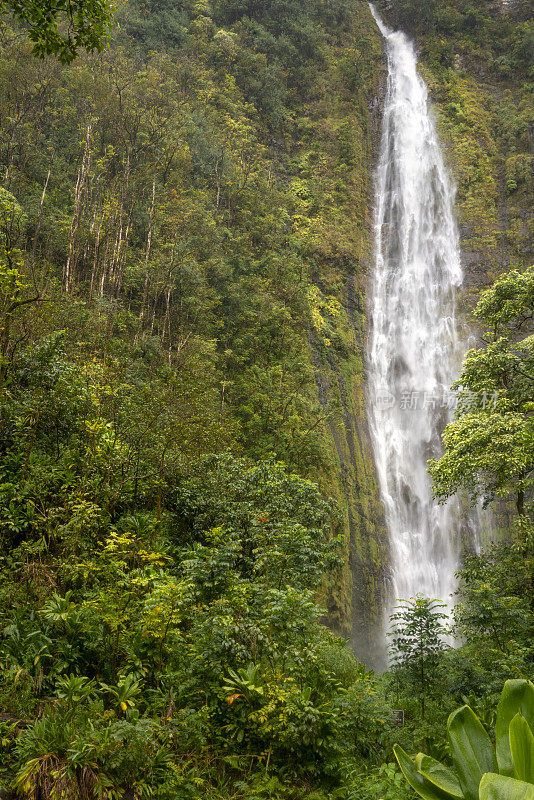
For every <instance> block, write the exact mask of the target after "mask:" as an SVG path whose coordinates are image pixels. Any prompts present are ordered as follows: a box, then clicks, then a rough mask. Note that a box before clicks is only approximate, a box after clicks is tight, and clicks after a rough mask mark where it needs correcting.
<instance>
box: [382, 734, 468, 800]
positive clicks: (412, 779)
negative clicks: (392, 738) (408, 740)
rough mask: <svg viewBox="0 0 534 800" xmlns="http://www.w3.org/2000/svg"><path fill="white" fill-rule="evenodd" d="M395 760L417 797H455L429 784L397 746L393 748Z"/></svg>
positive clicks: (448, 799) (445, 799)
mask: <svg viewBox="0 0 534 800" xmlns="http://www.w3.org/2000/svg"><path fill="white" fill-rule="evenodd" d="M393 752H394V753H395V758H396V759H397V761H398V763H399V767H400V768H401V770H402V774H403V775H404V777H405V778H406V780H407V781H408V783H409V784H410V786H411V787H412V789H414V790H415V791H416V792H417V794H418V795H420V796H421V797H422V798H424V800H454V798H455V795H453V794H450V793H449V792H446V791H444V790H443V789H440V788H439V786H436V785H435V784H433V783H430V781H429V780H427V779H426V778H425V777H423V775H421V774H420V773H419V772H418V770H417V767H416V766H415V764H414V762H413V761H412V759H411V758H410V756H409V755H408V754H407V753H405V752H404V750H403V749H402V747H399V745H398V744H396V745H395V747H394V748H393Z"/></svg>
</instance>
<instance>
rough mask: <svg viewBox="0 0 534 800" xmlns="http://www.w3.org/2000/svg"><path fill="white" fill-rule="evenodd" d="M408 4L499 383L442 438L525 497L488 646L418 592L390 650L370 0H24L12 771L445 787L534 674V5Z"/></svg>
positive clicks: (12, 213)
mask: <svg viewBox="0 0 534 800" xmlns="http://www.w3.org/2000/svg"><path fill="white" fill-rule="evenodd" d="M378 5H379V6H380V10H381V13H383V14H384V16H385V18H386V19H387V20H388V22H389V23H390V24H392V25H399V26H402V27H403V28H404V29H405V30H406V31H407V32H408V33H409V34H410V35H411V36H413V37H414V38H415V40H416V42H417V44H418V47H419V50H420V56H421V71H422V74H423V75H424V77H425V80H426V82H427V84H428V86H429V90H430V94H431V97H432V100H433V102H434V106H435V110H436V116H437V124H438V129H439V132H440V135H441V137H442V140H443V142H444V144H445V147H446V155H447V159H448V163H449V166H450V169H451V170H452V172H453V174H454V176H455V179H456V181H457V185H458V203H457V206H458V216H459V222H460V229H461V234H462V250H463V255H464V264H465V271H466V281H465V290H463V292H462V297H461V304H462V314H463V316H464V317H465V319H466V320H467V319H469V320H471V324H473V325H474V326H475V325H476V326H478V327H477V328H476V330H477V331H478V330H480V331H481V332H482V330H488V331H489V337H487V338H486V341H485V343H483V342H482V341H480V342H477V345H476V347H475V349H474V350H472V351H471V354H470V356H469V357H468V358H467V359H466V362H465V364H464V372H463V378H464V380H463V383H462V384H461V385H462V387H464V389H465V390H466V391H467V390H470V391H474V392H479V391H496V392H498V393H500V394H499V403H500V405H499V406H498V408H497V409H491V410H488V409H485V408H484V409H481V408H480V409H477V408H472V409H471V412H470V414H467V415H465V414H462V412H460V413H459V414H458V417H457V419H456V420H455V422H454V423H452V425H451V426H449V428H448V433H447V435H446V437H445V455H444V458H443V459H441V460H439V461H437V462H435V463H434V465H433V466H432V471H433V475H434V479H435V485H436V491H437V492H438V494H440V495H441V496H443V497H446V496H448V495H449V494H451V493H453V492H454V491H456V490H457V489H460V490H461V491H463V492H465V493H467V494H470V495H471V496H472V499H473V502H477V501H478V498H479V497H481V496H484V497H485V498H486V500H487V502H488V503H493V504H494V505H495V507H496V509H497V512H498V513H499V514H500V517H499V519H500V518H501V517H502V518H503V519H505V520H506V522H505V523H504V522H503V523H502V526H501V527H503V530H502V531H500V541H499V542H498V543H497V544H496V545H494V546H492V547H488V549H487V551H486V552H485V553H483V554H478V555H477V554H476V553H474V552H470V553H466V554H465V558H464V562H463V568H462V570H461V573H460V583H459V587H460V588H459V595H458V601H459V602H458V606H457V610H456V614H455V621H454V623H455V625H456V628H455V630H456V636H457V639H456V646H455V647H449V646H447V645H446V644H445V640H444V638H443V633H444V630H443V625H444V624H445V622H444V621H440V616H439V609H438V610H436V608H434V607H433V606H432V604H429V602H427V601H426V600H424V599H421V598H419V599H415V600H414V599H413V598H412V602H411V605H410V603H409V604H408V607H407V609H405V612H402V613H404V614H405V617H402V615H401V617H400V618H399V619H398V621H397V624H398V625H399V626H400V627H399V634H398V636H399V637H400V638H399V641H400V642H401V644H400V645H399V647H397V649H396V650H395V648H394V650H395V657H394V658H393V661H392V662H391V663H392V666H391V668H390V669H389V670H388V671H386V672H385V673H384V674H381V675H375V674H374V673H373V672H372V670H371V669H370V667H371V666H372V665H374V664H377V663H379V662H380V657H381V642H380V641H379V637H378V636H377V629H378V627H379V626H380V624H381V615H382V603H383V596H384V584H385V576H386V574H387V568H388V539H387V532H386V529H385V523H384V517H383V509H382V507H381V503H380V500H379V489H378V482H377V478H376V475H375V468H374V463H373V456H372V448H371V444H370V438H369V433H368V426H367V420H366V411H365V361H366V350H365V341H366V335H367V306H366V295H367V287H368V279H369V273H370V269H371V263H372V247H373V241H372V216H373V168H374V166H375V163H376V157H377V149H378V141H379V136H380V122H381V110H382V102H383V94H384V69H385V67H384V59H383V48H382V42H381V37H380V34H379V31H378V29H377V27H376V24H375V22H374V20H373V17H372V14H371V11H370V9H369V7H368V5H367V3H365V2H360V1H359V0H306V2H302V0H254V2H253V1H252V0H211V2H210V0H198V2H195V1H194V0H148V2H140V0H128V2H124V3H120V4H118V6H117V8H116V9H114V10H113V14H112V16H111V17H110V30H109V42H108V43H107V44H106V45H105V46H103V47H100V43H101V36H103V34H104V31H105V29H106V24H107V23H106V20H107V19H108V16H107V15H108V10H107V7H106V6H105V4H103V3H97V2H95V3H89V4H86V5H84V4H83V3H76V4H73V5H72V6H69V4H66V5H65V6H64V7H63V5H62V4H57V6H56V7H57V8H59V9H60V10H64V11H65V13H66V14H67V16H68V15H69V14H71V22H73V21H75V20H77V24H78V28H77V29H76V30H77V31H78V33H77V34H76V35H77V36H78V38H76V37H74V38H73V39H72V40H71V39H68V40H67V44H65V41H64V40H61V41H60V40H58V38H57V37H58V36H59V34H57V32H56V31H55V29H54V27H53V25H52V23H51V22H50V16H46V14H45V16H44V17H43V16H42V6H41V4H40V2H38V0H36V1H35V2H33V1H32V2H27V3H26V2H23V3H22V4H18V3H12V4H6V6H5V7H2V9H3V13H2V15H1V17H0V180H1V186H0V453H1V461H0V472H1V474H0V537H1V538H0V564H1V571H0V597H1V603H0V796H5V797H8V798H13V799H16V800H21V799H22V798H25V799H26V798H27V799H28V800H30V798H35V800H67V798H68V800H75V799H76V800H78V798H80V799H82V798H83V800H95V799H96V798H101V799H102V800H104V799H105V800H112V799H113V800H114V799H115V798H120V799H121V800H123V798H124V800H134V798H135V800H137V799H138V798H143V800H145V798H151V797H154V798H159V799H160V800H167V798H168V800H171V798H173V799H174V798H179V799H180V800H188V799H189V798H191V800H197V798H198V799H199V798H207V800H223V798H224V800H226V799H227V798H228V799H229V798H235V800H237V799H238V798H239V799H240V800H241V798H242V800H253V798H254V800H256V799H258V800H259V799H260V798H262V799H263V798H280V799H281V798H292V799H293V800H298V799H299V798H304V797H309V798H316V800H325V799H326V798H339V799H340V800H342V799H343V800H367V799H368V800H381V799H383V800H412V798H414V797H415V795H414V793H413V791H412V789H410V787H409V786H408V784H406V783H405V781H404V780H403V778H402V775H401V773H400V771H399V769H398V767H397V766H396V764H395V763H394V757H393V752H392V745H393V744H394V743H395V742H399V743H400V744H401V745H402V747H403V748H404V750H406V751H407V752H408V753H413V752H415V751H416V750H417V749H418V748H419V749H423V751H424V752H426V753H428V754H429V756H432V757H433V758H436V759H439V760H442V759H445V760H447V759H449V761H448V762H447V763H449V762H450V750H448V749H447V747H448V746H447V743H446V732H445V727H446V720H447V716H448V714H449V713H450V712H451V711H453V710H454V709H455V708H456V707H457V706H459V705H461V704H462V703H463V702H464V700H465V699H466V698H468V699H469V702H470V704H471V706H472V708H473V709H474V711H476V712H477V714H478V716H479V718H480V720H481V723H480V724H482V725H483V726H485V728H486V729H487V730H488V731H493V725H494V721H495V708H496V705H497V700H498V697H499V696H500V694H501V690H502V687H503V684H504V682H505V681H506V680H508V679H510V678H514V679H523V678H528V677H531V676H532V664H533V661H534V650H533V644H532V643H533V633H534V596H533V587H532V573H533V550H532V547H533V543H532V452H533V434H532V417H531V414H532V398H533V392H532V372H533V366H534V365H533V363H532V362H533V353H534V350H533V344H532V336H531V334H532V314H533V310H534V277H533V274H532V270H531V269H530V270H529V269H528V268H529V267H530V266H531V264H532V261H533V256H532V237H533V220H532V214H531V208H532V199H533V175H534V172H533V168H534V100H533V94H532V93H533V88H534V72H533V69H534V68H533V58H534V28H533V24H534V23H533V21H532V18H531V13H530V11H531V10H530V9H529V4H528V3H527V2H516V3H510V4H508V5H501V4H500V3H493V2H489V0H472V2H470V3H469V4H467V5H466V4H465V3H464V2H460V0H447V1H446V2H445V3H440V4H438V3H432V2H421V0H390V2H383V3H378ZM80 9H81V10H80ZM85 13H87V14H88V17H87V18H85V17H84V16H83V14H85ZM76 14H78V16H76ZM65 24H68V22H67V23H61V24H60V27H59V31H60V32H61V31H64V30H65V27H64V25H65ZM62 26H63V27H62ZM28 34H29V35H28ZM73 36H74V34H73ZM95 45H97V46H96V47H95ZM85 47H88V48H89V50H91V48H93V49H92V51H90V52H89V51H86V50H85V49H84V48H85ZM99 48H100V49H99ZM503 275H504V277H502V276H503ZM492 285H493V288H491V286H492ZM488 287H490V288H488ZM473 309H475V313H474V315H473V314H472V313H471V312H472V310H473ZM469 358H470V359H471V360H469ZM488 430H491V432H492V436H491V437H489V438H490V440H491V443H492V446H493V450H492V449H491V447H490V448H488V441H487V440H488V437H487V436H485V432H487V431H488ZM466 442H467V445H468V446H467V450H469V452H470V453H473V454H474V456H473V459H472V461H469V459H466V457H465V453H466ZM503 453H504V454H505V455H506V457H504V456H503ZM492 470H494V471H492ZM481 475H482V476H483V479H481ZM510 498H511V499H512V500H513V503H512V504H510V503H509V502H508V501H510ZM494 501H496V502H494ZM504 507H506V514H505V513H504V512H503V508H504ZM510 509H511V510H510ZM399 613H400V612H399ZM406 615H407V616H406ZM418 620H419V623H420V627H419V628H418V631H419V633H417V634H413V632H412V633H409V632H408V633H407V630H408V628H403V625H412V624H415V625H416V626H417V624H419V623H418V622H417V621H418ZM421 620H422V622H421ZM448 624H449V623H448V622H447V625H448ZM421 625H422V627H421ZM425 626H426V627H425ZM429 626H430V627H429ZM429 630H430V633H429ZM421 631H423V633H421ZM432 631H433V632H432ZM426 634H428V636H427V638H426V639H425V636H426ZM414 635H415V639H416V645H417V646H415V647H413V648H411V649H410V647H408V646H404V645H403V644H402V642H405V643H406V642H407V641H412V639H413V636H414ZM418 636H419V638H417V637H418ZM433 636H435V638H434V639H432V637H433ZM421 637H422V638H421ZM436 642H437V643H436ZM366 665H367V666H366ZM421 696H424V698H425V702H423V704H421V702H420V700H421ZM392 709H397V710H398V709H402V710H403V712H404V725H403V726H402V727H398V721H399V715H398V713H396V712H395V713H394V712H393V711H392ZM525 713H526V712H525ZM508 722H509V721H508ZM531 727H532V725H531ZM491 735H492V736H493V733H491ZM529 741H530V740H529ZM531 782H534V778H532V779H531ZM2 792H3V794H2ZM453 796H455V797H457V798H458V797H461V796H463V795H459V794H458V793H457V794H456V795H453ZM466 797H468V795H466ZM528 797H530V796H528ZM440 798H441V800H448V798H447V797H446V796H444V795H443V794H442V795H440ZM431 800H434V798H433V797H432V799H431ZM468 800H472V798H470V797H468ZM497 800H500V797H499V798H497ZM514 800H515V798H514Z"/></svg>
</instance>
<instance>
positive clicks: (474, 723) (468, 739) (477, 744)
mask: <svg viewBox="0 0 534 800" xmlns="http://www.w3.org/2000/svg"><path fill="white" fill-rule="evenodd" d="M447 734H448V739H449V746H450V751H451V756H452V760H453V763H454V767H455V772H456V773H457V775H458V778H459V780H460V786H461V787H462V791H463V793H464V795H465V797H466V800H478V785H479V783H480V779H481V778H482V775H483V774H484V773H485V772H496V771H497V762H496V760H495V754H494V752H493V747H492V744H491V741H490V738H489V736H488V734H487V733H486V731H485V730H484V728H483V727H482V723H481V722H480V720H479V718H478V717H477V715H476V714H475V713H474V712H473V711H472V710H471V709H470V708H469V706H462V707H461V708H459V709H457V710H456V711H453V713H452V714H451V715H450V717H449V720H448V722H447Z"/></svg>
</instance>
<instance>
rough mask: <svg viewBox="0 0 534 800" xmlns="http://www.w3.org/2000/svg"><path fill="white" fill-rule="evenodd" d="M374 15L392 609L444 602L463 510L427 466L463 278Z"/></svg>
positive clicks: (405, 94)
mask: <svg viewBox="0 0 534 800" xmlns="http://www.w3.org/2000/svg"><path fill="white" fill-rule="evenodd" d="M371 8H372V11H373V15H374V17H375V19H376V21H377V24H378V26H379V28H380V31H381V33H382V35H383V36H384V39H385V43H386V50H387V61H388V80H387V90H386V98H385V108H384V118H383V129H382V141H381V147H380V156H379V162H378V168H377V178H376V209H375V264H374V275H373V284H372V288H371V312H370V318H371V320H370V321H371V329H370V334H369V350H368V399H369V409H370V425H371V433H372V439H373V448H374V454H375V460H376V467H377V473H378V479H379V482H380V490H381V497H382V501H383V503H384V509H385V516H386V523H387V526H388V530H389V536H390V564H391V578H390V585H389V587H388V592H389V606H388V608H387V609H386V610H387V611H388V612H389V611H391V607H392V605H393V603H394V601H395V599H397V598H409V597H411V596H414V595H415V594H417V593H422V594H423V595H424V596H426V597H431V598H439V599H441V600H443V601H444V602H446V603H447V604H448V605H449V606H451V605H452V601H451V597H450V595H451V593H452V592H453V591H454V588H455V579H454V573H455V570H456V569H457V567H458V551H459V525H460V521H459V508H458V502H457V500H455V499H453V500H451V501H449V502H448V503H447V504H445V505H438V504H437V503H436V502H435V501H434V500H433V497H432V485H431V480H430V477H429V475H428V472H427V467H426V464H427V461H428V459H429V458H432V457H434V456H437V455H439V454H440V452H441V450H440V447H441V432H442V431H443V428H444V426H445V424H446V423H447V421H448V420H449V419H450V418H451V408H452V407H453V406H454V400H455V397H454V395H453V394H451V393H450V391H449V387H450V384H451V383H452V382H453V380H454V379H455V378H456V377H457V374H458V366H459V362H460V358H461V355H462V352H463V348H462V347H461V343H460V341H459V337H458V334H457V325H456V320H455V291H456V288H457V287H458V286H460V284H461V282H462V269H461V264H460V251H459V239H458V231H457V227H456V223H455V219H454V214H453V207H454V187H453V186H452V184H451V181H450V180H449V177H448V175H447V171H446V169H445V166H444V163H443V157H442V154H441V150H440V145H439V141H438V137H437V134H436V130H435V127H434V123H433V120H432V117H431V115H430V110H429V102H428V95H427V90H426V86H425V84H424V81H423V80H422V78H421V77H420V76H419V74H418V72H417V59H416V55H415V50H414V47H413V45H412V44H411V42H410V41H409V39H408V38H407V37H406V36H405V35H404V34H403V33H401V32H394V31H391V30H389V29H388V28H387V27H386V26H385V25H384V23H383V22H382V21H381V19H380V18H379V17H378V15H377V13H376V11H375V10H374V8H373V7H371Z"/></svg>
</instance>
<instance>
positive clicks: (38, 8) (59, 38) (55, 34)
mask: <svg viewBox="0 0 534 800" xmlns="http://www.w3.org/2000/svg"><path fill="white" fill-rule="evenodd" d="M6 12H10V13H11V14H13V15H14V16H15V18H16V19H17V20H18V21H20V22H21V23H22V27H23V29H24V31H26V33H27V35H28V37H29V39H30V41H31V42H32V43H33V52H34V53H35V54H36V55H38V56H41V57H43V56H45V55H49V54H53V55H55V56H56V57H57V58H58V59H59V60H60V61H61V62H62V63H64V64H68V63H70V62H71V61H73V60H74V58H76V55H77V53H78V52H79V50H80V49H81V48H86V49H87V50H89V51H91V50H102V49H103V47H104V45H105V44H106V41H107V34H108V32H109V28H110V26H111V19H112V12H111V6H110V4H109V3H108V2H107V0H89V2H88V0H69V1H68V2H66V0H59V2H58V0H55V2H50V0H2V3H0V14H5V13H6Z"/></svg>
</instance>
